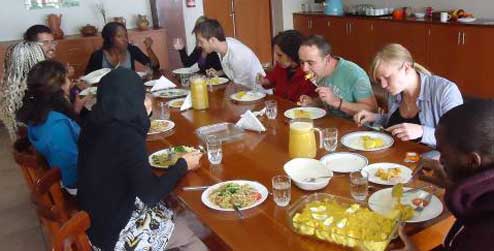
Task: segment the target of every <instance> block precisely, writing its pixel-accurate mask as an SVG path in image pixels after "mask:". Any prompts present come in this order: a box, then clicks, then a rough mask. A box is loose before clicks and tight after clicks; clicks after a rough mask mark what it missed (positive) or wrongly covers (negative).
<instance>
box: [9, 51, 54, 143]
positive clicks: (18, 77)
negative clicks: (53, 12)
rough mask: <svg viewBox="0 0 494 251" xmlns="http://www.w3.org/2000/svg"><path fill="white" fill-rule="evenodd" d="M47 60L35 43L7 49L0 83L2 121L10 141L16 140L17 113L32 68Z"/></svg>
mask: <svg viewBox="0 0 494 251" xmlns="http://www.w3.org/2000/svg"><path fill="white" fill-rule="evenodd" d="M43 60H45V56H44V53H43V49H42V48H41V47H40V46H39V45H38V44H37V43H35V42H19V43H17V44H14V45H11V46H10V47H9V48H7V52H6V53H5V65H4V69H3V79H2V81H1V83H0V120H1V121H2V123H3V124H4V125H5V127H6V128H7V130H8V132H9V135H10V139H11V140H12V141H14V140H15V139H16V132H17V122H16V119H15V113H16V111H17V110H18V109H19V108H20V107H21V106H22V98H23V97H24V92H25V91H26V89H27V85H26V79H27V74H28V72H29V71H30V70H31V68H32V67H33V66H34V65H35V64H36V63H38V62H40V61H43Z"/></svg>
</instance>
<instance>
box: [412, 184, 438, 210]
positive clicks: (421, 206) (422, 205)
mask: <svg viewBox="0 0 494 251" xmlns="http://www.w3.org/2000/svg"><path fill="white" fill-rule="evenodd" d="M434 191H435V188H434V187H433V188H432V189H431V191H430V192H429V194H428V195H427V196H426V197H425V198H424V200H423V201H422V203H421V204H420V205H419V206H418V207H416V208H415V212H417V213H421V212H422V211H424V208H426V207H427V206H428V205H429V203H430V202H431V199H432V195H434ZM426 205H427V206H426Z"/></svg>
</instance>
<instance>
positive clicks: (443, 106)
mask: <svg viewBox="0 0 494 251" xmlns="http://www.w3.org/2000/svg"><path fill="white" fill-rule="evenodd" d="M419 75H420V94H419V96H418V98H417V107H418V108H419V119H420V123H421V124H422V126H423V129H424V134H423V135H422V140H421V141H420V142H421V143H423V144H426V145H429V146H431V147H436V137H435V136H434V132H435V130H436V126H437V124H438V123H439V119H440V118H441V116H442V115H443V114H445V113H446V112H447V111H449V110H451V109H452V108H454V107H456V106H459V105H461V104H463V98H462V96H461V93H460V90H459V89H458V87H457V86H456V84H455V83H453V82H451V81H449V80H447V79H445V78H443V77H440V76H435V75H427V74H424V73H420V72H419ZM401 100H402V96H401V94H398V95H396V96H389V97H388V113H386V114H383V115H381V117H380V118H379V119H378V120H377V121H376V123H377V124H381V125H387V124H388V121H389V117H390V116H391V114H393V113H394V112H395V111H396V110H398V108H399V107H400V104H401Z"/></svg>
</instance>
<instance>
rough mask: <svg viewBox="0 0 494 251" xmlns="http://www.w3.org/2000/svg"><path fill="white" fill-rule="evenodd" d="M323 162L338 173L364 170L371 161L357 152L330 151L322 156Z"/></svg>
mask: <svg viewBox="0 0 494 251" xmlns="http://www.w3.org/2000/svg"><path fill="white" fill-rule="evenodd" d="M320 161H321V163H322V164H323V165H325V166H327V167H328V168H329V170H331V171H333V172H337V173H351V172H355V171H359V170H362V168H364V167H365V166H367V164H368V163H369V161H368V160H367V158H366V157H364V156H362V155H360V154H356V153H346V152H340V153H330V154H327V155H325V156H323V157H322V158H321V160H320Z"/></svg>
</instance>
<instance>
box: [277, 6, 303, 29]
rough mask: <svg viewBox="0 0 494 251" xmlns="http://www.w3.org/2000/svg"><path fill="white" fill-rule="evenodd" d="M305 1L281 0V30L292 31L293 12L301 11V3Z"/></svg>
mask: <svg viewBox="0 0 494 251" xmlns="http://www.w3.org/2000/svg"><path fill="white" fill-rule="evenodd" d="M304 2H307V1H306V0H283V13H282V15H283V30H291V29H293V12H299V11H301V10H302V3H304Z"/></svg>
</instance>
